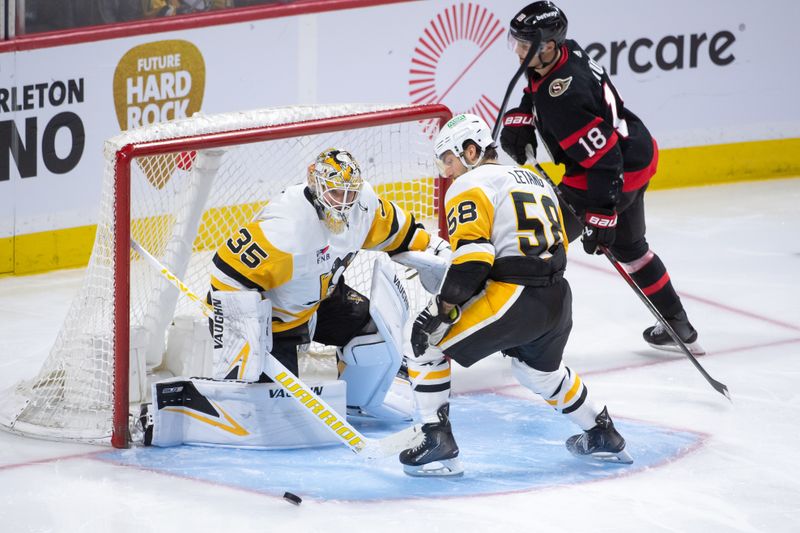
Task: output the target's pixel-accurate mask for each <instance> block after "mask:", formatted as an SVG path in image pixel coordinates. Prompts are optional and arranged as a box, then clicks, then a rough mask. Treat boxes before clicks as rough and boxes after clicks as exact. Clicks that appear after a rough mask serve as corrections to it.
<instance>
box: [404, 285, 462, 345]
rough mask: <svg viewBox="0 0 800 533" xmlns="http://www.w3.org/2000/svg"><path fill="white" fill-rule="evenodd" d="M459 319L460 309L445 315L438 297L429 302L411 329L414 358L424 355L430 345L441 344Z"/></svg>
mask: <svg viewBox="0 0 800 533" xmlns="http://www.w3.org/2000/svg"><path fill="white" fill-rule="evenodd" d="M459 318H461V308H459V307H458V306H455V307H453V308H452V309H451V310H450V311H449V312H447V313H445V312H444V310H443V308H442V304H441V301H440V300H439V297H438V296H437V297H436V298H434V299H433V300H431V303H430V304H428V307H426V308H425V309H423V310H422V312H421V313H420V314H419V315H417V319H416V320H415V321H414V325H413V326H412V327H411V348H412V349H413V350H414V357H419V356H421V355H422V354H424V353H425V350H427V349H428V346H430V345H431V344H433V345H436V344H439V343H440V342H442V339H443V338H444V336H445V335H447V332H448V331H450V328H451V327H453V324H455V323H456V322H458V319H459Z"/></svg>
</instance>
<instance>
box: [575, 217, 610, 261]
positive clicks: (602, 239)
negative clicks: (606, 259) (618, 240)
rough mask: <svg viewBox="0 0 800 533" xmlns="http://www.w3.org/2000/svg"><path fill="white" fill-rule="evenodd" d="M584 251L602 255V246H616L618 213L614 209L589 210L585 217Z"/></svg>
mask: <svg viewBox="0 0 800 533" xmlns="http://www.w3.org/2000/svg"><path fill="white" fill-rule="evenodd" d="M584 224H585V225H584V227H583V236H582V239H581V240H582V241H583V250H584V251H585V252H586V253H587V254H599V253H602V252H600V251H599V250H598V248H599V247H600V246H603V247H605V248H608V247H609V246H611V245H612V244H614V238H615V237H616V231H617V212H616V211H614V210H613V209H599V208H596V209H592V210H587V211H586V215H585V216H584Z"/></svg>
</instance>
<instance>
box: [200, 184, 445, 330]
mask: <svg viewBox="0 0 800 533" xmlns="http://www.w3.org/2000/svg"><path fill="white" fill-rule="evenodd" d="M309 194H310V193H309V192H308V191H307V190H306V186H305V185H295V186H292V187H289V188H287V189H286V190H285V191H284V192H283V194H281V196H280V197H278V198H277V199H275V200H274V201H272V202H270V203H269V204H267V206H265V207H264V209H263V210H262V211H261V212H260V213H259V214H258V215H257V216H256V218H255V220H254V221H253V222H251V223H249V224H247V225H246V226H244V227H242V228H240V229H239V230H238V232H237V233H236V234H235V235H234V236H232V237H231V238H230V239H228V240H227V241H226V242H225V244H223V245H222V246H221V247H220V248H219V250H218V251H217V254H216V255H215V256H214V260H213V266H212V271H211V286H212V288H213V289H214V290H221V291H231V290H259V291H261V292H262V293H263V294H264V296H265V297H266V298H269V300H270V301H271V302H272V321H273V332H281V331H287V330H289V329H292V328H295V327H297V326H300V325H302V324H304V323H306V322H308V320H309V319H310V318H311V316H312V315H313V314H314V312H315V311H316V310H317V307H318V306H319V303H320V302H321V301H322V300H323V299H325V298H326V297H327V296H328V295H329V292H330V291H331V290H332V289H333V288H334V287H335V286H336V283H337V281H338V280H339V278H340V277H341V275H342V273H343V272H344V270H345V268H346V267H347V266H348V265H349V264H350V263H351V262H352V261H353V259H354V258H355V256H356V254H357V253H358V251H359V250H361V249H371V250H379V251H385V252H402V251H406V250H424V249H425V248H426V247H427V246H428V242H429V240H430V235H429V234H428V233H427V232H426V231H425V230H424V229H423V228H422V227H421V225H419V224H416V223H415V221H414V217H413V215H411V214H410V213H407V212H405V211H404V210H402V209H401V208H399V207H398V206H397V205H396V204H394V203H393V202H390V201H387V200H385V199H383V198H381V197H379V196H378V195H377V194H376V193H375V191H374V190H373V189H372V187H371V186H370V185H369V183H366V182H365V183H364V186H363V189H362V191H361V195H360V196H359V199H358V202H357V204H356V205H355V206H353V208H352V209H351V210H350V213H349V219H348V228H347V230H346V231H343V232H342V233H340V234H334V233H332V232H331V231H330V230H328V229H327V228H326V227H325V225H324V224H323V223H322V222H321V221H320V219H319V217H318V215H317V211H316V209H315V207H314V206H313V204H312V201H311V199H310V197H309Z"/></svg>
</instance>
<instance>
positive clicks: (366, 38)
mask: <svg viewBox="0 0 800 533" xmlns="http://www.w3.org/2000/svg"><path fill="white" fill-rule="evenodd" d="M559 5H560V7H562V9H563V10H564V11H565V12H566V14H567V16H568V17H569V37H572V38H574V39H576V40H577V41H578V42H579V43H580V44H581V45H582V46H583V47H584V48H585V50H586V51H587V52H588V53H590V55H592V56H593V57H594V58H595V59H596V60H597V61H598V62H599V63H600V64H601V65H602V66H603V67H605V68H606V70H607V71H608V72H609V73H610V75H611V77H612V80H613V81H614V83H615V84H616V86H617V88H618V90H619V91H620V93H621V95H622V97H623V99H624V100H625V103H626V105H627V106H628V107H629V108H630V109H632V110H633V111H634V112H635V113H636V114H637V115H639V116H640V117H641V118H642V119H643V120H644V121H645V123H646V124H647V125H648V127H649V128H650V130H651V131H652V133H653V134H654V136H655V137H656V138H657V139H658V141H659V145H660V146H661V147H662V148H665V149H667V150H669V149H676V150H680V149H685V148H690V147H701V146H708V145H721V144H729V143H758V142H765V141H779V140H786V139H797V138H800V106H798V105H797V104H796V97H795V94H794V93H795V92H796V87H797V86H798V85H800V73H798V70H797V69H795V68H788V69H787V68H784V65H787V64H788V62H789V58H790V57H791V54H792V51H793V50H795V49H797V45H798V44H800V42H799V41H800V37H798V35H797V32H796V31H794V27H793V26H794V21H796V20H798V18H800V6H799V5H798V3H797V2H794V1H793V0H781V1H778V0H774V1H772V2H769V3H766V4H764V5H763V6H759V7H758V8H754V6H753V4H752V2H746V1H744V0H730V1H723V0H711V1H707V2H702V3H698V2H694V1H690V0H675V1H671V2H647V3H644V4H643V3H641V2H637V1H635V0H610V1H608V2H603V3H596V2H591V3H588V2H580V1H578V0H562V1H560V2H559ZM522 6H523V3H521V2H516V1H515V2H512V1H507V0H493V1H491V2H489V1H455V0H449V1H442V0H430V1H424V2H420V1H410V2H395V3H388V4H380V3H379V4H378V5H373V6H365V7H359V8H354V9H344V10H338V11H331V12H317V13H312V14H303V15H298V16H286V17H273V18H268V19H257V18H256V19H253V20H247V21H242V22H236V23H231V24H221V25H212V26H204V27H197V28H187V29H181V30H175V31H167V32H163V33H157V34H147V35H139V36H125V37H118V38H112V39H106V40H100V41H92V42H83V43H81V42H78V43H76V44H65V45H62V46H52V47H43V48H35V49H29V50H18V51H7V52H5V53H0V272H2V271H4V270H5V271H8V270H9V267H10V266H13V269H14V270H16V271H18V272H23V271H34V270H43V269H48V268H53V267H58V266H69V265H73V264H82V263H83V262H85V260H86V257H87V256H88V250H87V247H89V248H90V245H91V239H92V227H93V224H94V223H95V222H96V217H97V212H98V209H99V201H100V198H99V195H100V183H101V180H102V177H103V168H104V167H103V153H102V150H103V141H104V140H105V139H106V138H109V137H111V136H113V135H114V134H116V133H118V132H119V131H120V130H121V129H127V128H130V127H135V126H136V125H140V124H149V123H153V122H158V121H162V120H169V119H172V118H179V117H183V116H190V115H192V114H193V113H195V112H198V111H199V112H202V113H206V114H212V113H218V112H227V111H235V110H246V109H256V108H263V107H271V106H284V105H292V104H314V103H345V102H359V103H390V102H402V103H406V102H419V103H430V102H441V103H444V104H446V105H447V106H449V107H450V108H451V109H452V110H453V111H454V112H460V111H469V112H474V113H477V114H479V115H482V116H483V117H484V118H486V119H487V121H488V122H489V123H490V124H493V123H494V117H495V116H496V114H497V112H498V108H499V106H500V104H501V102H502V98H503V94H504V92H505V90H506V87H507V84H508V81H509V79H510V77H511V76H512V74H513V73H514V71H515V70H516V68H517V66H518V60H517V58H516V56H515V55H514V54H513V53H512V51H511V50H510V49H509V47H508V45H507V37H506V34H507V27H508V22H509V21H510V19H511V17H512V16H513V15H514V14H515V13H516V12H517V11H518V10H519V9H520V8H521V7H522ZM521 89H522V84H520V86H519V87H518V88H517V90H516V91H515V94H514V96H512V98H511V100H510V103H509V106H515V105H517V102H518V100H519V97H520V96H521ZM762 151H763V150H762ZM541 152H543V151H541ZM312 155H313V154H309V157H312ZM539 156H540V157H541V158H542V160H546V155H545V154H544V153H540V154H539ZM794 164H795V165H797V164H798V163H797V161H796V156H795V159H794ZM59 231H61V232H67V233H58V232H59ZM66 235H68V236H69V237H66ZM76 239H77V241H76ZM12 242H14V243H15V244H13V245H12V244H11V243H12Z"/></svg>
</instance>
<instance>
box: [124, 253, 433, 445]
mask: <svg viewBox="0 0 800 533" xmlns="http://www.w3.org/2000/svg"><path fill="white" fill-rule="evenodd" d="M131 248H133V249H134V251H136V252H137V253H138V254H139V255H140V256H141V257H143V258H144V259H145V260H147V262H148V263H150V264H151V266H153V267H154V268H155V269H156V270H158V271H159V273H160V274H161V275H162V276H164V277H165V278H166V279H167V280H168V281H169V282H170V283H172V285H174V286H175V287H176V288H177V289H178V290H179V291H180V292H182V293H183V294H184V295H185V296H186V297H187V298H189V299H190V300H191V301H193V302H195V303H196V304H197V306H198V308H199V309H200V311H201V312H202V313H203V315H204V316H206V317H209V316H211V315H212V314H213V310H212V309H211V306H209V305H208V304H207V303H206V302H205V301H204V300H203V299H202V298H200V297H199V296H198V295H196V294H195V293H193V292H192V290H191V289H190V288H189V287H187V286H186V285H185V284H184V283H183V282H182V281H181V280H180V279H178V277H177V276H175V274H173V273H172V272H170V271H169V269H168V268H167V267H166V266H164V265H163V264H161V262H160V261H159V260H158V259H156V258H155V257H154V256H153V255H151V254H150V252H148V251H147V250H145V249H144V248H143V247H142V246H141V245H140V244H139V243H138V242H136V241H135V240H134V239H133V238H131ZM267 358H268V360H267V364H266V365H265V370H264V372H265V373H266V374H267V376H269V377H270V379H272V380H273V381H274V382H276V383H278V384H279V385H280V386H281V387H283V389H284V390H285V391H286V392H287V393H288V396H291V397H292V398H295V399H296V400H297V401H298V402H300V404H301V405H303V407H305V408H306V410H307V411H308V413H309V415H310V416H313V417H314V419H315V420H317V421H318V422H319V423H320V424H322V425H323V426H325V427H326V428H327V429H328V431H329V432H330V433H332V434H333V435H336V437H337V438H338V439H339V440H340V441H341V442H342V444H344V445H346V446H347V447H349V448H350V449H351V450H353V452H355V453H357V454H359V455H364V456H365V457H367V458H368V459H379V458H383V457H388V456H391V455H396V454H398V453H400V452H401V451H402V450H405V449H407V448H413V447H414V446H416V445H417V444H418V442H419V441H420V440H421V438H422V432H421V427H422V426H421V424H415V425H413V426H411V427H408V428H406V429H404V430H402V431H399V432H397V433H393V434H391V435H389V436H387V437H383V438H381V439H371V438H369V437H366V436H364V435H362V434H361V432H359V431H358V430H357V429H356V428H354V427H353V426H352V425H350V423H348V422H347V420H346V419H345V417H343V416H341V415H340V414H339V413H337V412H336V410H335V409H334V408H333V407H331V406H330V405H328V403H327V402H326V401H325V400H323V399H322V398H320V397H319V396H318V395H317V394H315V393H314V390H313V389H312V388H311V387H309V386H308V385H306V384H305V383H304V382H303V381H302V380H301V379H300V378H299V377H297V376H295V375H294V374H293V373H292V372H291V371H290V370H289V369H288V368H286V367H285V366H284V365H283V364H282V363H281V362H280V361H278V360H277V359H276V358H275V357H274V356H273V355H272V354H270V353H267ZM301 397H302V398H303V399H302V400H301V399H300V398H301Z"/></svg>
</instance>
